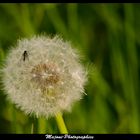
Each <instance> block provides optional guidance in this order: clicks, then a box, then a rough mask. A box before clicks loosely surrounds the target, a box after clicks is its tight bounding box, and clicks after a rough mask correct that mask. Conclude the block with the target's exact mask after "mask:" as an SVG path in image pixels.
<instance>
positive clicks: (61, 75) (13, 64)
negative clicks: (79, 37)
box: [2, 36, 86, 117]
mask: <svg viewBox="0 0 140 140" xmlns="http://www.w3.org/2000/svg"><path fill="white" fill-rule="evenodd" d="M28 54H29V55H28ZM21 56H22V58H23V61H20V58H21ZM28 58H29V59H28ZM27 59H28V61H26V60H27ZM25 62H26V63H25ZM2 73H3V85H4V90H5V93H6V94H7V97H8V98H9V99H10V100H11V101H12V102H13V103H15V104H16V105H17V107H19V108H20V109H21V110H23V111H24V112H25V113H27V114H35V115H36V116H37V117H38V116H45V117H49V116H54V115H55V114H57V113H58V112H63V111H69V110H70V109H71V107H72V105H73V103H74V102H75V101H78V100H80V99H81V97H82V95H83V93H84V85H85V82H86V71H85V69H84V67H83V66H82V65H81V64H80V62H79V56H78V55H77V53H76V51H75V50H74V49H72V48H71V44H70V43H69V42H65V41H63V40H62V38H60V37H58V36H55V37H53V38H50V37H46V36H35V37H33V38H30V39H22V40H19V41H18V43H17V46H16V47H14V48H12V49H11V50H10V51H9V54H8V56H7V59H6V63H5V66H4V68H3V70H2Z"/></svg>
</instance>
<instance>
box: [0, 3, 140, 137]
mask: <svg viewBox="0 0 140 140" xmlns="http://www.w3.org/2000/svg"><path fill="white" fill-rule="evenodd" d="M42 33H45V34H48V35H52V36H53V35H55V34H60V35H61V36H62V37H63V38H64V39H65V40H70V41H71V42H72V43H73V44H74V45H73V47H75V48H77V49H78V50H79V51H80V52H81V54H82V55H83V57H84V61H83V64H84V65H85V66H86V67H88V69H89V80H88V83H87V85H86V87H85V91H86V93H87V96H84V98H83V99H82V100H81V101H79V102H77V103H75V105H74V106H73V108H72V112H71V113H67V112H65V113H64V115H63V116H64V120H65V123H66V126H67V128H68V131H69V133H99V134H100V133H140V101H139V100H140V78H139V77H140V76H139V72H140V64H139V59H140V56H139V55H140V4H76V3H75V4H26V3H25V4H0V66H2V65H3V60H5V56H6V54H7V51H8V50H9V48H10V46H12V45H14V44H15V43H16V41H17V39H19V38H22V37H30V36H32V35H34V34H42ZM32 123H33V124H34V133H53V134H55V133H59V130H58V127H57V124H56V121H55V118H49V119H45V118H39V119H36V118H35V117H33V116H27V115H25V114H24V112H22V111H20V110H19V109H17V108H16V107H15V105H14V104H12V103H11V102H9V101H7V100H6V96H5V94H4V91H2V89H0V133H31V127H32Z"/></svg>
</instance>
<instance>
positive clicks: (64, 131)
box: [55, 113, 68, 134]
mask: <svg viewBox="0 0 140 140" xmlns="http://www.w3.org/2000/svg"><path fill="white" fill-rule="evenodd" d="M55 119H56V122H57V125H58V128H59V131H60V133H61V134H68V130H67V128H66V125H65V123H64V120H63V117H62V114H61V113H58V114H57V115H56V118H55Z"/></svg>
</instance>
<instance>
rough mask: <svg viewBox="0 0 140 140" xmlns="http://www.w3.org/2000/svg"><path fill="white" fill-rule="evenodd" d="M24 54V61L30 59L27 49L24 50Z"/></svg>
mask: <svg viewBox="0 0 140 140" xmlns="http://www.w3.org/2000/svg"><path fill="white" fill-rule="evenodd" d="M22 55H23V61H25V60H26V59H29V58H28V53H27V51H24V52H23V54H22Z"/></svg>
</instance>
